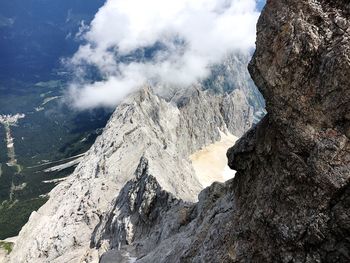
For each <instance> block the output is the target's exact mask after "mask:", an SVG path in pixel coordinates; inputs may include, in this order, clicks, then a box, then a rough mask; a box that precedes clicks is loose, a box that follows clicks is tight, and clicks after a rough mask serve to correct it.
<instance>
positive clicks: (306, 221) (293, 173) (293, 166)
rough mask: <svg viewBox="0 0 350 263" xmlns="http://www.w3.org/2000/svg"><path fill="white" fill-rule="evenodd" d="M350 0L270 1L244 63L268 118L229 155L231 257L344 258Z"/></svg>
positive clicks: (349, 217)
mask: <svg viewBox="0 0 350 263" xmlns="http://www.w3.org/2000/svg"><path fill="white" fill-rule="evenodd" d="M349 33H350V5H349V3H348V2H347V1H326V0H317V1H311V0H300V1H286V0H270V1H268V2H267V6H266V7H265V9H264V11H263V14H262V16H261V17H260V20H259V23H258V38H257V49H256V52H255V55H254V57H253V59H252V61H251V63H250V66H249V69H250V72H251V75H252V77H253V79H254V81H255V82H256V84H257V86H258V87H259V89H260V90H261V92H262V93H263V95H264V97H265V98H266V103H267V111H268V115H267V116H266V117H265V118H264V120H263V121H262V122H261V123H260V124H259V125H258V126H257V127H256V128H254V129H252V130H251V131H250V132H248V133H247V134H246V135H245V136H244V138H242V139H241V140H240V141H239V143H238V144H236V146H235V147H234V148H232V149H231V150H230V151H229V153H228V158H229V163H230V166H231V167H232V168H233V169H236V170H237V174H236V178H235V181H234V195H235V200H236V211H235V214H234V217H233V218H232V220H234V221H235V224H234V231H233V234H234V235H235V241H234V242H235V243H234V244H235V254H236V255H235V260H236V261H238V262H350V239H349V238H350V206H349V204H350V182H349V179H350V143H349V138H350V137H349V136H350V134H349V131H350V130H349V127H350V115H349V113H350V83H349V77H350V59H349V51H350V35H349Z"/></svg>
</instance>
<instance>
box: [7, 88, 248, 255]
mask: <svg viewBox="0 0 350 263" xmlns="http://www.w3.org/2000/svg"><path fill="white" fill-rule="evenodd" d="M253 112H254V110H253V108H252V107H251V106H250V105H249V104H248V101H247V99H246V98H245V95H244V93H243V92H242V91H241V90H234V91H233V92H231V93H229V94H224V95H223V94H216V93H214V92H212V91H210V90H206V91H205V90H203V89H202V87H201V86H193V87H192V88H188V89H184V90H180V91H178V93H176V94H174V96H172V98H170V99H169V98H167V100H165V99H163V98H162V97H160V96H159V95H157V94H155V93H154V91H153V90H152V88H151V87H145V88H144V89H142V90H141V91H139V92H137V93H135V94H133V95H131V96H130V97H129V98H127V99H126V100H125V101H124V102H123V103H121V104H120V105H119V106H118V107H117V109H116V110H115V112H114V114H113V115H112V117H111V119H110V120H109V122H108V124H107V126H106V128H105V129H104V131H103V133H102V135H101V136H100V137H98V139H97V140H96V142H95V144H94V145H93V147H92V148H91V149H90V150H89V151H88V153H87V154H86V155H85V156H84V158H83V159H82V160H81V162H80V164H79V165H78V167H77V168H76V170H75V171H74V173H73V174H72V175H71V176H69V177H68V178H67V180H65V181H64V182H62V183H60V184H59V185H58V186H57V187H56V188H55V189H54V190H53V191H52V192H51V193H50V199H49V201H48V202H47V203H46V204H45V205H44V206H43V207H42V208H40V209H39V210H38V212H34V213H33V214H32V215H31V217H30V219H29V222H28V223H27V224H26V225H25V226H24V227H23V229H22V230H21V232H20V235H19V237H18V239H17V241H16V245H15V247H14V250H13V252H12V253H11V254H10V255H11V261H13V262H15V261H18V260H20V261H21V262H43V261H44V262H74V261H77V260H78V259H83V258H84V260H87V261H96V260H97V258H98V249H95V248H93V247H91V246H90V243H91V240H92V239H93V238H96V239H97V238H98V237H99V235H98V232H103V231H100V230H99V229H98V226H101V225H102V224H104V221H105V220H107V221H108V215H109V214H111V213H114V211H115V209H116V207H119V206H123V205H126V204H127V203H125V202H124V201H123V199H124V198H122V199H120V198H119V197H118V194H119V195H122V193H124V192H125V190H124V189H125V188H126V187H128V185H130V183H128V181H130V180H134V184H136V186H135V187H133V186H130V187H132V188H133V189H134V194H133V195H132V196H129V198H131V199H132V200H134V201H135V202H136V201H137V200H138V201H137V202H141V203H142V204H140V205H141V207H142V208H140V209H141V210H150V209H151V208H150V207H149V206H152V204H153V202H154V200H156V199H157V198H156V199H155V197H157V195H154V193H153V190H155V189H158V190H156V191H157V192H158V191H163V192H164V196H168V197H167V198H165V199H166V200H169V201H170V200H175V199H176V198H177V199H179V200H180V199H181V200H184V202H188V203H189V204H191V203H192V202H195V201H196V200H197V195H198V193H199V192H200V191H201V190H202V189H203V182H201V179H200V177H199V176H198V175H196V173H195V171H194V168H193V167H192V164H191V161H190V159H189V157H190V155H191V154H193V153H195V152H196V151H198V150H200V149H201V148H202V147H204V146H206V145H209V144H212V143H214V142H217V141H219V140H220V139H221V138H222V137H225V136H228V135H229V134H230V133H231V134H237V135H238V136H240V135H242V134H243V133H244V132H245V130H247V129H248V128H249V127H251V125H252V123H253ZM208 124H209V126H208ZM222 158H224V155H223V156H222ZM142 167H143V168H142ZM145 167H147V171H148V172H149V173H151V174H152V177H144V176H143V175H144V173H143V172H142V171H143V169H145ZM135 173H136V179H134V178H135ZM146 176H147V174H146ZM221 177H222V178H221V180H222V181H224V178H223V176H221ZM140 180H141V181H142V180H145V182H144V183H145V185H146V186H142V182H140ZM137 184H141V185H140V186H137ZM140 189H143V190H144V191H146V193H142V192H141V191H140ZM160 189H162V190H160ZM140 194H141V196H140ZM181 202H182V201H181ZM135 205H136V204H135ZM135 207H137V205H136V206H135ZM145 213H147V212H145ZM155 216H156V215H155ZM125 220H126V221H125ZM125 220H124V221H123V222H125V224H127V219H125ZM128 227H130V228H132V223H130V226H128ZM101 235H102V234H101ZM29 240H31V241H33V240H35V242H29Z"/></svg>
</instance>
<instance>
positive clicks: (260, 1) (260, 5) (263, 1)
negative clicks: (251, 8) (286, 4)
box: [258, 0, 266, 11]
mask: <svg viewBox="0 0 350 263" xmlns="http://www.w3.org/2000/svg"><path fill="white" fill-rule="evenodd" d="M265 4H266V0H258V9H259V10H260V11H261V10H262V8H263V7H264V5H265Z"/></svg>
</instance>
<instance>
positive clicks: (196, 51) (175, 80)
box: [65, 0, 263, 110]
mask: <svg viewBox="0 0 350 263" xmlns="http://www.w3.org/2000/svg"><path fill="white" fill-rule="evenodd" d="M262 4H263V3H262V2H261V1H259V3H256V1H255V0H196V1H193V0H128V1H125V0H107V1H106V3H105V4H104V6H103V7H101V8H100V9H99V11H98V12H97V13H96V15H95V18H94V19H93V21H92V22H91V24H90V25H83V26H82V28H81V30H80V35H79V37H80V38H81V39H82V40H83V44H82V45H81V46H80V47H79V49H78V51H77V52H76V53H75V54H74V56H73V57H72V58H70V59H68V60H66V61H65V63H66V64H67V65H68V66H69V67H71V68H72V69H73V70H74V71H75V73H76V76H77V78H76V80H75V81H74V82H72V83H71V85H70V87H69V90H68V91H67V96H66V97H67V98H68V102H69V103H71V105H73V107H75V108H77V109H81V110H85V109H91V108H96V107H115V106H116V105H117V104H118V103H119V102H120V101H121V100H122V99H123V98H124V97H125V96H127V95H128V94H129V93H131V92H133V91H135V90H137V89H139V88H140V87H142V86H143V85H145V84H146V83H161V84H163V85H164V86H169V85H170V86H172V87H173V86H174V87H186V86H190V85H192V84H194V83H196V82H198V81H199V80H201V79H203V78H205V77H207V76H208V74H209V71H210V66H211V65H213V64H216V63H219V62H220V61H222V60H223V59H224V57H225V56H227V55H228V54H230V53H232V52H252V50H254V48H255V34H256V22H257V19H258V17H259V12H260V11H259V10H260V9H261V6H262ZM91 68H93V69H94V72H96V73H97V74H98V75H99V77H100V78H99V79H98V80H95V81H91V80H89V81H87V79H89V78H87V74H88V72H91ZM88 69H89V70H88Z"/></svg>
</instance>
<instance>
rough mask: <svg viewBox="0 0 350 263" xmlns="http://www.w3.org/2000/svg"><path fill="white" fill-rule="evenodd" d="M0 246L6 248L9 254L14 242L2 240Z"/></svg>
mask: <svg viewBox="0 0 350 263" xmlns="http://www.w3.org/2000/svg"><path fill="white" fill-rule="evenodd" d="M0 247H1V248H3V249H4V250H6V252H7V254H10V253H11V251H12V248H13V243H12V242H5V241H0Z"/></svg>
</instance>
